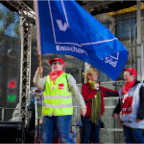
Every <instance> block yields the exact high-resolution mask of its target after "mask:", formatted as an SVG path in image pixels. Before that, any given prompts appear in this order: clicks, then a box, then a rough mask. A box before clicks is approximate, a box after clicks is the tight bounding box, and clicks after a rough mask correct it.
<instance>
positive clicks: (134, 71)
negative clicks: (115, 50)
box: [124, 67, 137, 77]
mask: <svg viewBox="0 0 144 144" xmlns="http://www.w3.org/2000/svg"><path fill="white" fill-rule="evenodd" d="M124 70H125V71H129V72H131V73H132V74H133V75H134V76H135V77H136V76H137V71H136V70H135V69H134V68H132V67H130V68H124Z"/></svg>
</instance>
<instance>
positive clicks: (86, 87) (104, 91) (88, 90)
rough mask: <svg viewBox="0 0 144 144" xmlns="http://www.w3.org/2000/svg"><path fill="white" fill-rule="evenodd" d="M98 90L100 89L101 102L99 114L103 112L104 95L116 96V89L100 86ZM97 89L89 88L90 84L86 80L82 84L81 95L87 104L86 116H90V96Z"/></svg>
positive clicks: (92, 95)
mask: <svg viewBox="0 0 144 144" xmlns="http://www.w3.org/2000/svg"><path fill="white" fill-rule="evenodd" d="M100 91H101V104H102V109H101V114H102V115H103V114H104V111H105V109H104V106H105V104H104V97H108V96H118V91H116V90H110V89H108V88H105V87H102V86H100ZM96 92H97V90H96V89H93V90H92V89H91V86H90V84H89V83H88V82H87V83H86V84H84V85H83V86H82V95H83V97H84V100H85V102H86V106H87V113H86V116H88V117H90V115H91V104H92V98H93V97H94V96H95V95H96Z"/></svg>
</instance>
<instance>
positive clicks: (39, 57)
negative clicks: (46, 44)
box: [38, 54, 43, 78]
mask: <svg viewBox="0 0 144 144" xmlns="http://www.w3.org/2000/svg"><path fill="white" fill-rule="evenodd" d="M38 61H39V67H42V60H41V54H39V55H38ZM40 77H41V78H42V77H43V73H41V74H40Z"/></svg>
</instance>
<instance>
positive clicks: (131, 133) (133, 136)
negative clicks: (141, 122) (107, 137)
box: [124, 126, 144, 143]
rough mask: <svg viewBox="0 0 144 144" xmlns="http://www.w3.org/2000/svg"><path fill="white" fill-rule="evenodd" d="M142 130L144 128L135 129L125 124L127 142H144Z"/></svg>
mask: <svg viewBox="0 0 144 144" xmlns="http://www.w3.org/2000/svg"><path fill="white" fill-rule="evenodd" d="M142 132H143V129H134V128H129V127H126V126H124V135H125V137H126V143H144V137H143V136H142Z"/></svg>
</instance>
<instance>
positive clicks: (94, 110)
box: [81, 68, 118, 143]
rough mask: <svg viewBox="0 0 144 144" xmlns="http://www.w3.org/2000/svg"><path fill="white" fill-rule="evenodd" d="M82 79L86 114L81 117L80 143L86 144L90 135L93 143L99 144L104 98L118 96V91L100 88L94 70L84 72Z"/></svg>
mask: <svg viewBox="0 0 144 144" xmlns="http://www.w3.org/2000/svg"><path fill="white" fill-rule="evenodd" d="M84 77H85V78H86V79H87V83H86V84H84V85H83V86H82V95H83V97H84V100H85V102H86V106H87V113H86V115H85V117H81V119H82V124H83V134H82V139H81V143H88V141H89V139H90V135H91V134H92V138H93V142H94V143H99V132H100V127H101V117H102V115H103V114H104V97H107V96H118V91H113V90H110V89H107V88H104V87H102V86H100V85H99V83H97V78H98V73H97V71H96V69H95V68H91V69H90V70H88V71H86V73H85V75H84ZM91 130H92V131H91ZM91 132H92V133H91Z"/></svg>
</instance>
